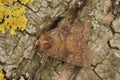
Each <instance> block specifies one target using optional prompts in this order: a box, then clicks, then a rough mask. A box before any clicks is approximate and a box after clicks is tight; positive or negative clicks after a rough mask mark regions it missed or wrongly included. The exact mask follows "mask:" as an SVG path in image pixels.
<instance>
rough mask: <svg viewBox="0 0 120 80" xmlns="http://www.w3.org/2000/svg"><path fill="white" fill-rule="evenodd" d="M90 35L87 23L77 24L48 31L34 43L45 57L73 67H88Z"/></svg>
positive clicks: (89, 27)
mask: <svg viewBox="0 0 120 80" xmlns="http://www.w3.org/2000/svg"><path fill="white" fill-rule="evenodd" d="M90 34H91V26H90V24H89V23H79V24H74V25H72V26H68V27H59V28H56V29H53V30H51V31H48V32H47V33H45V34H44V35H42V36H40V38H39V39H38V40H37V42H36V46H37V47H38V49H39V50H40V51H42V52H43V53H44V54H45V55H47V56H50V57H53V58H56V59H58V60H62V61H64V62H67V63H69V64H72V65H75V66H83V67H86V66H89V65H90V61H91V60H90V59H91V57H90V51H89V49H88V41H89V38H90Z"/></svg>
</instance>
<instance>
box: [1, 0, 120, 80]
mask: <svg viewBox="0 0 120 80" xmlns="http://www.w3.org/2000/svg"><path fill="white" fill-rule="evenodd" d="M26 7H27V10H26V11H27V13H26V16H27V18H28V20H29V22H28V25H27V29H26V31H24V32H18V34H17V36H12V35H10V34H5V35H2V34H1V35H0V71H3V72H4V74H5V75H6V77H7V78H8V79H17V80H19V79H20V78H21V79H22V78H27V79H29V80H30V79H31V80H32V78H33V77H34V74H35V72H36V70H37V69H38V68H40V66H41V65H42V63H43V62H44V60H42V56H41V55H40V56H39V55H38V54H37V53H38V52H37V51H36V49H35V41H36V40H37V38H38V36H39V35H42V33H44V32H47V31H49V30H50V29H53V28H55V27H56V26H58V27H59V26H65V25H70V24H72V23H74V22H79V21H82V22H90V23H92V26H93V33H92V36H91V40H90V42H89V48H90V50H91V54H92V65H91V66H90V67H87V68H82V69H80V71H79V74H78V76H77V78H76V80H120V77H119V76H120V64H119V63H120V1H119V0H34V2H33V4H32V5H30V4H28V5H26ZM39 64H40V65H39ZM62 65H63V64H62V62H61V61H58V60H55V59H52V58H49V59H48V60H47V63H46V64H45V66H44V68H43V69H42V71H41V72H40V74H39V76H38V80H55V79H56V77H57V75H58V74H59V71H60V70H61V69H62Z"/></svg>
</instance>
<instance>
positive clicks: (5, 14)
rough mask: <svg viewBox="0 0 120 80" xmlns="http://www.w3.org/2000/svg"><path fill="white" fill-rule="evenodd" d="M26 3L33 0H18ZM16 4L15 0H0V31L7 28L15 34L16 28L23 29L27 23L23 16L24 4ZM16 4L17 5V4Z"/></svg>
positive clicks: (3, 31)
mask: <svg viewBox="0 0 120 80" xmlns="http://www.w3.org/2000/svg"><path fill="white" fill-rule="evenodd" d="M19 1H20V3H22V4H24V5H26V4H27V3H31V2H32V1H33V0H19ZM20 3H19V4H18V1H17V0H0V31H1V33H5V30H7V29H9V30H10V33H11V34H13V35H14V34H16V31H17V30H21V31H24V30H25V28H26V25H27V19H26V17H25V8H26V7H25V6H24V5H22V4H20ZM17 4H18V5H17Z"/></svg>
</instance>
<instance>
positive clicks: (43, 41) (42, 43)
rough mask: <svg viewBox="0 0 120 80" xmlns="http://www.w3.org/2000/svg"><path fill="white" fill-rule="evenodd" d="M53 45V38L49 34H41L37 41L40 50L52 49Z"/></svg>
mask: <svg viewBox="0 0 120 80" xmlns="http://www.w3.org/2000/svg"><path fill="white" fill-rule="evenodd" d="M51 46H52V38H51V37H49V36H45V35H44V36H41V37H40V38H39V39H38V40H37V41H36V47H37V48H38V49H39V50H40V51H43V52H44V51H46V50H48V49H50V48H51Z"/></svg>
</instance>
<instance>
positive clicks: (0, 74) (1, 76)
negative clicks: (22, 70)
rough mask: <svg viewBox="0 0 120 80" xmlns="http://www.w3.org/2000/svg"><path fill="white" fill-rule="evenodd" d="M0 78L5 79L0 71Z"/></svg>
mask: <svg viewBox="0 0 120 80" xmlns="http://www.w3.org/2000/svg"><path fill="white" fill-rule="evenodd" d="M0 80H5V78H4V74H3V73H2V72H0Z"/></svg>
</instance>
